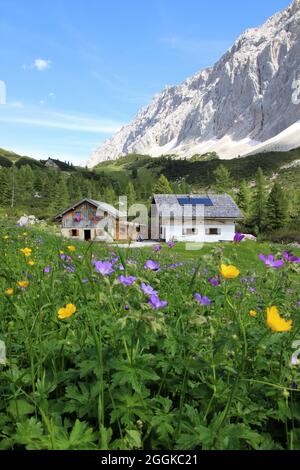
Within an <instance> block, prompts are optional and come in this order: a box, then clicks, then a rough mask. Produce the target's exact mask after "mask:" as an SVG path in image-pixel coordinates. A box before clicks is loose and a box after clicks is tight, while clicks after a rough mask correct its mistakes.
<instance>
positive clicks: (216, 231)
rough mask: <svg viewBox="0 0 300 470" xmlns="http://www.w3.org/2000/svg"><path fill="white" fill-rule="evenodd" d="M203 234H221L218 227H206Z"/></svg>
mask: <svg viewBox="0 0 300 470" xmlns="http://www.w3.org/2000/svg"><path fill="white" fill-rule="evenodd" d="M205 235H221V229H220V228H206V229H205Z"/></svg>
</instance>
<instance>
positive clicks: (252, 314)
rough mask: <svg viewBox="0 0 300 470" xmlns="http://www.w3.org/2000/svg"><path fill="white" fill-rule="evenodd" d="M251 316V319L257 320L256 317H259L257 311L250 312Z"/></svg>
mask: <svg viewBox="0 0 300 470" xmlns="http://www.w3.org/2000/svg"><path fill="white" fill-rule="evenodd" d="M249 315H250V317H253V318H255V317H257V312H256V311H255V310H250V312H249Z"/></svg>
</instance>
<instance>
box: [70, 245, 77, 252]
mask: <svg viewBox="0 0 300 470" xmlns="http://www.w3.org/2000/svg"><path fill="white" fill-rule="evenodd" d="M68 250H69V251H76V246H74V245H69V246H68Z"/></svg>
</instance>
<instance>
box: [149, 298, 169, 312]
mask: <svg viewBox="0 0 300 470" xmlns="http://www.w3.org/2000/svg"><path fill="white" fill-rule="evenodd" d="M148 304H149V305H151V307H152V308H153V309H154V310H158V309H160V308H164V307H166V306H167V305H168V302H167V301H166V300H160V298H159V297H158V296H157V295H151V297H150V299H149V300H148Z"/></svg>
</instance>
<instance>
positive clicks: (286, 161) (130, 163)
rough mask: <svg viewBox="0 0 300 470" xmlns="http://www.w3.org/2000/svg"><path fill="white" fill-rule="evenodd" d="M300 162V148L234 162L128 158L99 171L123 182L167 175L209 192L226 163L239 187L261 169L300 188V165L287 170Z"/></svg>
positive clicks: (147, 157) (250, 179)
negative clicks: (219, 167) (221, 166)
mask: <svg viewBox="0 0 300 470" xmlns="http://www.w3.org/2000/svg"><path fill="white" fill-rule="evenodd" d="M297 160H300V148H298V149H295V150H291V151H289V152H268V153H262V154H257V155H252V156H249V157H245V158H235V159H233V160H221V161H220V160H219V159H218V157H214V158H210V159H207V158H206V156H204V158H203V159H201V157H199V156H197V158H196V156H195V157H193V158H192V159H189V160H185V159H178V158H174V156H165V157H159V158H151V157H150V156H148V155H128V156H126V157H123V158H120V159H119V160H116V161H108V162H104V163H101V164H99V165H98V166H97V167H96V168H95V171H96V172H104V173H106V174H108V175H111V176H113V177H115V178H117V179H118V180H119V181H122V182H124V181H129V180H130V179H131V178H132V176H133V175H135V176H136V177H137V176H139V177H141V178H142V177H143V178H144V177H146V178H150V179H153V180H156V178H157V176H159V175H160V174H161V173H163V174H164V175H165V176H166V177H167V178H168V179H169V180H171V181H172V182H176V181H180V180H182V179H184V180H185V181H186V182H187V183H189V184H190V185H192V186H193V187H195V189H204V190H206V189H209V187H210V186H211V185H212V184H213V183H214V175H213V173H214V170H215V169H216V168H217V167H218V165H220V163H222V164H223V165H224V166H226V168H228V170H229V171H230V172H231V175H232V177H233V179H234V181H236V182H237V184H238V183H239V182H240V181H242V180H243V179H245V180H247V181H252V180H253V179H254V176H255V174H256V172H257V169H258V168H259V167H261V168H262V170H263V171H264V173H265V175H266V176H267V177H268V178H269V179H272V178H273V177H278V178H279V180H280V181H281V182H282V183H284V184H288V186H291V187H295V188H297V189H298V188H299V184H300V165H299V166H295V167H292V168H290V169H289V168H285V167H286V166H288V165H291V164H292V163H293V162H296V161H297Z"/></svg>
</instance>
